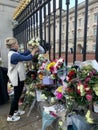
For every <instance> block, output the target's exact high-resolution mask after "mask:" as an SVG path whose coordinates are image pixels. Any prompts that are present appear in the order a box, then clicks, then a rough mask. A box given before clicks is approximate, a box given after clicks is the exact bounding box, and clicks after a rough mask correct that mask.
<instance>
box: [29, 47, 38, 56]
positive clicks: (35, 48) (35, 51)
mask: <svg viewBox="0 0 98 130" xmlns="http://www.w3.org/2000/svg"><path fill="white" fill-rule="evenodd" d="M38 51H39V48H38V47H34V48H33V50H32V52H31V54H32V55H33V56H34V55H35V54H36V53H37V52H38Z"/></svg>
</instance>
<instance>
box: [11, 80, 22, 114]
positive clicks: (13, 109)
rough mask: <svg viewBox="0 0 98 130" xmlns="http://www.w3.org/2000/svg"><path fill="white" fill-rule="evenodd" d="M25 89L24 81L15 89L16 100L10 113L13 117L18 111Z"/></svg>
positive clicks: (13, 101)
mask: <svg viewBox="0 0 98 130" xmlns="http://www.w3.org/2000/svg"><path fill="white" fill-rule="evenodd" d="M23 87H24V81H19V82H18V86H15V87H14V98H13V100H12V102H11V108H10V112H9V115H11V116H12V115H13V114H14V112H15V111H17V110H18V102H19V99H20V97H21V94H22V91H23Z"/></svg>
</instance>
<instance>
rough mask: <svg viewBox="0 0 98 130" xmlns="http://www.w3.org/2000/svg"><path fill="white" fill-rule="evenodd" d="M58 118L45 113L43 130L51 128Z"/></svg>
mask: <svg viewBox="0 0 98 130" xmlns="http://www.w3.org/2000/svg"><path fill="white" fill-rule="evenodd" d="M56 118H57V117H55V116H53V115H51V114H49V113H46V112H45V111H43V117H42V130H46V128H47V127H48V126H50V125H51V124H52V123H53V121H54V120H55V119H56Z"/></svg>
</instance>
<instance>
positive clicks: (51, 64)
mask: <svg viewBox="0 0 98 130" xmlns="http://www.w3.org/2000/svg"><path fill="white" fill-rule="evenodd" d="M55 64H56V62H51V63H49V64H48V65H47V67H46V69H47V70H48V71H50V67H52V66H54V65H55Z"/></svg>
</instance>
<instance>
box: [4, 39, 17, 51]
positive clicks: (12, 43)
mask: <svg viewBox="0 0 98 130" xmlns="http://www.w3.org/2000/svg"><path fill="white" fill-rule="evenodd" d="M5 42H6V46H7V48H9V49H11V47H12V45H14V44H15V43H17V42H18V41H17V39H16V38H14V37H8V38H6V39H5Z"/></svg>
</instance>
